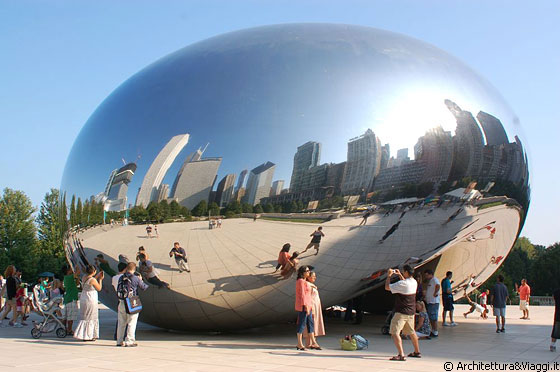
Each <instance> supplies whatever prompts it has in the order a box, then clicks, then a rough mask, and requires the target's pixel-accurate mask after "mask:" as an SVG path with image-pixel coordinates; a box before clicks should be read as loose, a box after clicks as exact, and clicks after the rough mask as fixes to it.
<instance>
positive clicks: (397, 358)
mask: <svg viewBox="0 0 560 372" xmlns="http://www.w3.org/2000/svg"><path fill="white" fill-rule="evenodd" d="M389 360H397V361H399V362H404V361H405V360H406V358H405V357H404V356H403V355H395V356H394V357H392V358H391V359H389Z"/></svg>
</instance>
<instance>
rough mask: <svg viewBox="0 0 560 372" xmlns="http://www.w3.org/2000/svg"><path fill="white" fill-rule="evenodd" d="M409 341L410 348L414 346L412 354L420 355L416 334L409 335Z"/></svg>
mask: <svg viewBox="0 0 560 372" xmlns="http://www.w3.org/2000/svg"><path fill="white" fill-rule="evenodd" d="M410 340H411V341H412V346H414V352H415V353H417V354H420V345H419V344H418V335H417V334H416V332H414V333H412V334H411V335H410Z"/></svg>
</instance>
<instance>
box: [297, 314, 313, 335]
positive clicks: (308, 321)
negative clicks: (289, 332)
mask: <svg viewBox="0 0 560 372" xmlns="http://www.w3.org/2000/svg"><path fill="white" fill-rule="evenodd" d="M305 326H307V332H308V333H313V332H315V323H314V322H313V315H311V314H307V312H306V311H300V312H299V313H298V319H297V333H303V330H304V328H305Z"/></svg>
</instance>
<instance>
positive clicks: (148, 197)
mask: <svg viewBox="0 0 560 372" xmlns="http://www.w3.org/2000/svg"><path fill="white" fill-rule="evenodd" d="M188 141H189V135H188V134H179V135H177V136H174V137H173V138H171V139H170V140H169V142H167V144H166V145H165V146H164V147H163V149H161V151H160V152H159V154H158V155H157V156H156V158H155V159H154V161H153V162H152V165H150V168H149V169H148V171H147V172H146V175H145V176H144V180H143V181H142V186H140V190H139V191H138V196H137V197H136V205H142V206H144V207H147V206H148V204H149V203H150V202H151V201H155V200H156V199H157V197H158V189H159V187H160V185H161V183H162V181H163V178H164V177H165V174H166V173H167V170H168V169H169V167H171V164H173V161H174V160H175V158H176V157H177V155H179V153H180V152H181V150H182V149H183V147H185V146H186V145H187V142H188Z"/></svg>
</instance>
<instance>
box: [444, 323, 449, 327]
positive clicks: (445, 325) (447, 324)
mask: <svg viewBox="0 0 560 372" xmlns="http://www.w3.org/2000/svg"><path fill="white" fill-rule="evenodd" d="M443 326H444V327H451V326H450V325H449V323H447V322H445V323H443Z"/></svg>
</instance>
